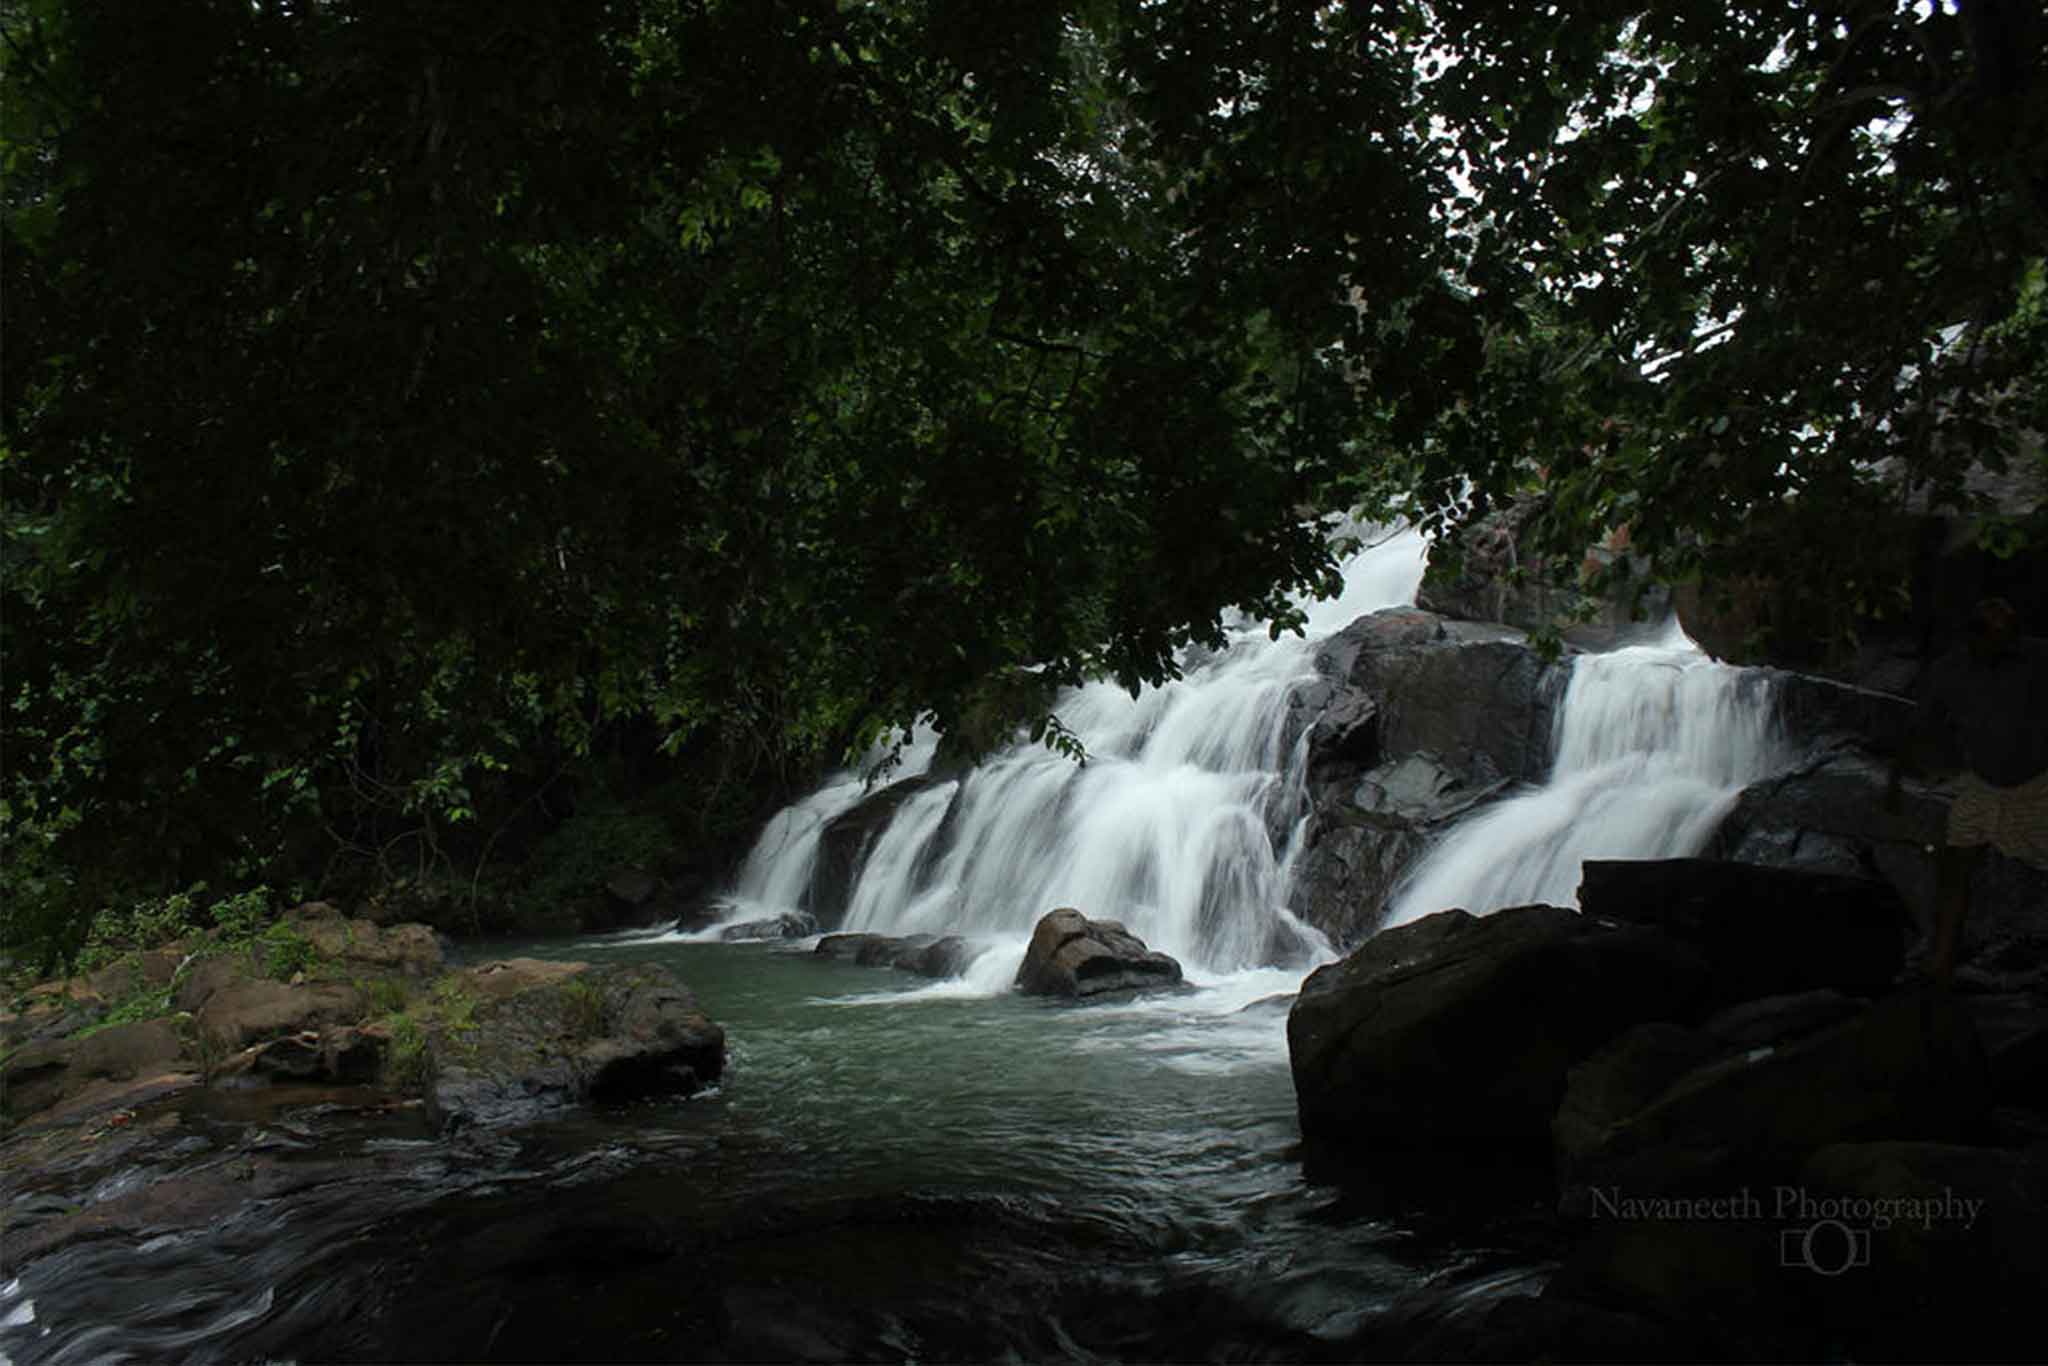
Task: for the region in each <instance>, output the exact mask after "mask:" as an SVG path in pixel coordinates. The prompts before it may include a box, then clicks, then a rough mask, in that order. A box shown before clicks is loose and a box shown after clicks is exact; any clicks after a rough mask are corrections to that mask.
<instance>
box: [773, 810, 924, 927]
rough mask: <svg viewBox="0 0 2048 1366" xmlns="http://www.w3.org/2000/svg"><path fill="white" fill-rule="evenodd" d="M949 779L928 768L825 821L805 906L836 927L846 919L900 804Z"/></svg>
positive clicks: (819, 921)
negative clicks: (865, 868)
mask: <svg viewBox="0 0 2048 1366" xmlns="http://www.w3.org/2000/svg"><path fill="white" fill-rule="evenodd" d="M945 781H947V779H945V778H943V777H941V776H939V775H938V774H936V773H925V774H920V775H918V776H917V777H914V778H904V779H901V780H900V781H897V782H893V783H890V784H889V785H888V786H887V787H885V788H881V789H880V790H878V791H874V792H870V793H869V794H868V795H867V796H865V797H863V798H862V799H861V800H860V801H859V802H858V803H857V804H856V805H855V806H854V807H853V808H852V809H851V810H848V811H844V812H842V813H840V814H839V815H838V816H836V817H835V818H833V820H832V822H831V823H830V824H829V825H827V826H826V827H825V830H824V833H823V834H821V835H820V836H819V838H818V864H817V868H816V870H815V871H814V872H813V873H812V875H811V886H810V891H809V894H808V897H807V899H806V900H805V901H804V903H803V905H804V909H805V910H807V911H809V912H810V913H811V914H812V915H814V916H816V917H817V919H818V923H819V925H821V926H823V927H825V928H827V929H832V928H836V927H837V926H838V925H839V924H840V922H841V921H842V920H843V919H844V917H845V915H846V907H847V903H848V901H850V900H851V899H852V896H853V884H854V881H855V879H856V878H857V877H858V876H859V874H860V868H861V864H862V863H863V862H864V861H865V860H866V858H867V855H868V850H869V849H870V848H871V847H872V846H873V844H874V841H875V839H876V838H877V837H878V836H880V835H881V833H882V832H883V831H884V830H886V829H887V828H888V826H889V822H890V821H891V820H892V819H893V818H894V817H895V815H896V812H897V810H898V809H899V808H901V807H902V805H903V804H904V803H905V802H907V801H909V800H910V799H911V798H912V797H915V796H917V795H918V794H919V793H920V792H923V791H925V790H926V789H927V788H930V787H934V786H936V785H938V784H940V783H942V782H945ZM814 933H815V931H814Z"/></svg>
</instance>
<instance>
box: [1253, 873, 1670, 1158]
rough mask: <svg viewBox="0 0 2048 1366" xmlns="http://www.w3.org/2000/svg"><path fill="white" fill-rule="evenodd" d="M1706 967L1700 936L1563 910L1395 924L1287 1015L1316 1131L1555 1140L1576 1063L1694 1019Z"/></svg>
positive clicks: (1331, 971)
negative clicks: (1647, 1031) (1637, 1032)
mask: <svg viewBox="0 0 2048 1366" xmlns="http://www.w3.org/2000/svg"><path fill="white" fill-rule="evenodd" d="M1705 976H1706V964H1705V962H1704V960H1703V959H1702V957H1701V956H1700V955H1699V954H1698V953H1697V952H1696V951H1694V950H1691V949H1689V948H1687V947H1686V946H1685V945H1682V944H1679V943H1676V942H1674V941H1672V940H1670V939H1668V938H1666V937H1664V936H1661V935H1659V934H1656V933H1655V932H1652V931H1646V930H1641V929H1634V928H1627V929H1624V928H1616V927H1614V926H1611V925H1607V924H1603V923H1601V922H1599V921H1597V920H1594V919H1593V918H1591V917H1589V916H1582V915H1580V914H1579V913H1578V912H1576V911H1572V910H1568V909H1564V908H1561V907H1555V906H1523V907H1517V908H1514V909H1510V910H1504V911H1500V912H1498V913H1496V914H1494V915H1491V916H1486V917H1483V918H1482V917H1475V916H1472V915H1469V914H1467V913H1466V912H1464V911H1460V910H1452V911H1444V912H1440V913H1438V914H1436V915H1432V916H1426V917H1424V918H1423V919H1421V920H1418V921H1416V922H1414V923H1412V924H1409V925H1403V926H1400V927H1399V928H1397V929H1393V930H1389V931H1387V932H1385V933H1383V934H1380V935H1378V936H1376V937H1375V938H1373V939H1370V940H1368V941H1367V942H1366V943H1365V944H1364V946H1362V947H1361V948H1359V949H1357V950H1356V951H1355V952H1353V953H1352V954H1351V955H1350V956H1349V957H1348V958H1346V959H1344V960H1343V961H1342V962H1340V963H1334V964H1331V965H1329V966H1327V967H1324V968H1321V969H1318V970H1317V971H1316V972H1315V973H1314V974H1312V975H1311V976H1310V977H1309V979H1308V980H1307V981H1306V982H1304V983H1303V984H1302V988H1301V994H1300V996H1299V997H1298V998H1297V999H1296V1001H1295V1003H1294V1008H1293V1010H1292V1011H1291V1012H1290V1013H1289V1015H1288V1017H1287V1041H1288V1052H1289V1057H1290V1060H1291V1063H1292V1066H1293V1071H1294V1086H1295V1095H1296V1099H1297V1102H1298V1104H1299V1108H1300V1114H1301V1125H1302V1132H1303V1134H1304V1136H1309V1137H1315V1138H1322V1139H1333V1140H1337V1141H1340V1142H1358V1143H1371V1142H1392V1143H1409V1144H1414V1143H1424V1144H1426V1143H1430V1142H1434V1141H1437V1140H1442V1139H1455V1140H1481V1141H1488V1142H1510V1143H1513V1142H1525V1143H1534V1142H1541V1141H1547V1139H1548V1137H1549V1132H1550V1121H1551V1116H1552V1114H1553V1113H1554V1112H1555V1110H1556V1109H1557V1102H1558V1100H1559V1098H1560V1097H1561V1096H1562V1095H1563V1094H1564V1089H1565V1076H1566V1072H1567V1070H1568V1069H1569V1068H1570V1066H1571V1064H1572V1063H1573V1062H1574V1061H1576V1060H1577V1059H1579V1058H1581V1057H1584V1056H1585V1055H1586V1054H1587V1053H1590V1052H1591V1051H1592V1050H1594V1049H1595V1048H1597V1047H1599V1046H1600V1045H1601V1044H1603V1043H1605V1042H1606V1041H1607V1040H1608V1039H1610V1038H1612V1037H1613V1036H1614V1035H1616V1034H1618V1033H1620V1032H1621V1031H1622V1030H1624V1029H1626V1028H1628V1027H1629V1026H1630V1025H1632V1024H1636V1023H1638V1022H1641V1021H1645V1020H1655V1019H1662V1018H1670V1017H1673V1016H1679V1015H1682V1014H1683V1013H1684V1012H1685V1011H1686V1010H1687V1009H1688V1008H1689V1006H1690V1003H1691V1002H1692V1000H1693V999H1694V998H1695V997H1696V996H1697V994H1698V992H1699V991H1700V989H1701V987H1702V984H1703V982H1704V979H1705Z"/></svg>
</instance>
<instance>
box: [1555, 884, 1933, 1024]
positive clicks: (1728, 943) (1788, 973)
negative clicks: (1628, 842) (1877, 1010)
mask: <svg viewBox="0 0 2048 1366" xmlns="http://www.w3.org/2000/svg"><path fill="white" fill-rule="evenodd" d="M1579 907H1580V909H1582V910H1583V911H1584V912H1585V913H1586V914H1587V915H1590V916H1597V917H1600V918H1603V919H1609V920H1614V921H1618V922H1624V923H1629V924H1636V925H1645V926H1650V927H1653V928H1656V929H1659V930H1662V931H1664V932H1665V933H1666V934H1670V935H1673V936H1675V937H1677V938H1680V939H1683V940H1685V941H1686V942H1688V943H1690V944H1692V945H1694V946H1696V947H1697V948H1698V949H1699V950H1700V952H1701V953H1703V954H1705V955H1706V958H1707V961H1708V962H1709V963H1710V964H1712V966H1713V977H1712V980H1711V983H1710V989H1711V991H1712V994H1713V998H1714V1000H1715V1001H1716V1002H1721V1003H1733V1002H1737V1001H1747V1000H1754V999H1756V998H1759V997H1765V996H1776V995H1782V994H1784V993H1787V992H1797V991H1806V990H1810V989H1813V988H1818V987H1831V988H1834V989H1836V990H1840V991H1847V992H1856V993H1862V994H1865V995H1870V994H1875V993H1878V992H1881V991H1884V990H1886V989H1887V988H1889V987H1890V985H1891V983H1892V981H1893V980H1894V979H1895V978H1896V977H1897V976H1898V973H1899V968H1900V965H1901V964H1902V963H1903V961H1904V955H1905V940H1906V933H1907V929H1908V925H1909V917H1908V916H1907V914H1906V910H1905V907H1904V905H1903V903H1901V901H1900V900H1899V897H1898V894H1897V893H1895V892H1894V891H1893V890H1892V889H1891V887H1890V886H1889V885H1888V884H1886V883H1883V882H1879V881H1876V880H1873V879H1869V878H1858V877H1844V876H1840V875H1838V874H1832V873H1813V872H1804V871H1799V870H1794V869H1782V868H1762V867H1756V866H1753V865H1749V864H1740V863H1723V862H1718V861H1716V860H1712V859H1657V860H1643V861H1620V860H1612V861H1610V860H1599V859H1588V860H1587V861H1586V864H1585V868H1584V874H1583V880H1582V881H1581V882H1580V884H1579Z"/></svg>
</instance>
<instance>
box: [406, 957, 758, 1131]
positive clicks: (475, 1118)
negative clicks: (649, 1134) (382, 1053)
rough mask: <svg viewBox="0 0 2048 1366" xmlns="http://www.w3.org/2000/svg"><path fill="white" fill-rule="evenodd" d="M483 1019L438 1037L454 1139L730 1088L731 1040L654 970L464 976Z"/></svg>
mask: <svg viewBox="0 0 2048 1366" xmlns="http://www.w3.org/2000/svg"><path fill="white" fill-rule="evenodd" d="M461 979H466V981H464V982H463V985H466V986H468V987H469V988H470V990H472V991H473V992H474V993H475V996H476V998H477V1004H476V1005H475V1007H474V1009H473V1018H470V1019H467V1020H464V1021H461V1022H457V1021H454V1020H444V1021H443V1022H442V1023H441V1024H440V1025H439V1026H437V1028H436V1029H435V1031H434V1033H433V1036H432V1049H433V1054H434V1059H435V1075H434V1079H433V1081H432V1083H431V1085H430V1086H429V1088H428V1093H427V1101H428V1106H429V1109H430V1110H431V1111H432V1113H433V1114H434V1115H435V1117H436V1118H437V1120H438V1121H439V1122H440V1123H441V1125H442V1126H443V1127H444V1128H449V1129H453V1128H464V1127H471V1126H492V1125H501V1124H512V1123H521V1122H525V1121H527V1120H531V1119H534V1118H537V1117H539V1116H540V1115H543V1114H545V1113H547V1112H548V1111H551V1110H555V1109H560V1108H562V1107H565V1106H569V1105H575V1104H579V1103H582V1102H585V1101H590V1102H595V1103H598V1104H618V1103H622V1102H626V1101H631V1100H638V1099H641V1098H644V1097H650V1096H663V1095H675V1096H686V1095H689V1094H691V1093H693V1092H695V1091H698V1090H700V1089H702V1088H703V1087H705V1086H708V1085H710V1084H711V1083H713V1082H715V1081H717V1080H718V1078H719V1076H720V1074H721V1073H722V1072H723V1071H724V1067H725V1032H724V1031H723V1030H722V1029H720V1028H719V1027H718V1026H717V1025H716V1024H713V1023H712V1022H711V1020H710V1019H709V1018H708V1017H706V1016H705V1014H704V1013H703V1011H701V1010H699V1009H698V1008H697V1003H696V1000H695V998H693V997H692V996H691V994H690V992H689V989H688V988H686V987H685V986H683V984H682V983H681V982H679V981H677V980H676V978H675V977H674V975H673V974H671V973H670V972H669V971H668V970H667V969H665V968H662V967H659V966H656V965H654V964H647V963H641V964H634V965H631V966H606V967H600V968H593V967H590V966H588V965H586V964H581V963H536V962H534V961H533V960H513V961H512V962H510V963H505V964H485V965H484V966H482V967H480V968H476V969H472V970H471V971H469V972H466V973H462V974H459V975H458V980H459V981H460V980H461Z"/></svg>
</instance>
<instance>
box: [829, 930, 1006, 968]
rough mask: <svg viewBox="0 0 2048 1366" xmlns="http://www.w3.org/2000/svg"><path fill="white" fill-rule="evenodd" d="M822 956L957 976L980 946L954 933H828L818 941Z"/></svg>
mask: <svg viewBox="0 0 2048 1366" xmlns="http://www.w3.org/2000/svg"><path fill="white" fill-rule="evenodd" d="M816 952H817V954H818V956H819V957H821V958H837V959H839V960H840V961H842V962H851V963H858V964H859V965H860V966H862V967H864V968H894V969H896V970H897V971H898V972H912V973H916V974H917V975H918V976H920V977H957V976H959V975H960V973H961V972H962V971H963V970H964V969H965V968H966V967H967V965H968V964H969V963H971V962H973V961H974V960H975V958H976V957H977V956H978V954H979V950H978V949H977V948H976V947H975V946H974V945H972V944H969V943H968V942H967V941H966V940H965V939H962V938H961V937H960V936H959V935H957V934H949V935H947V936H946V937H945V938H943V939H940V938H938V937H936V936H934V935H929V934H911V935H904V936H903V937H901V938H898V937H896V936H894V935H887V934H865V933H858V934H828V935H826V936H825V937H824V938H823V939H820V940H819V941H818V947H817V949H816Z"/></svg>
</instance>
